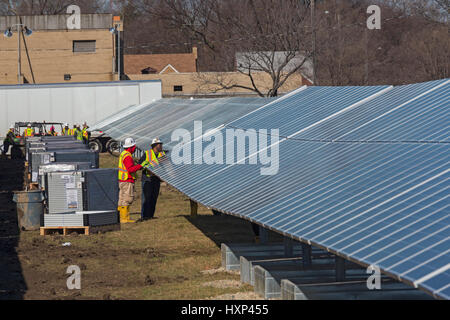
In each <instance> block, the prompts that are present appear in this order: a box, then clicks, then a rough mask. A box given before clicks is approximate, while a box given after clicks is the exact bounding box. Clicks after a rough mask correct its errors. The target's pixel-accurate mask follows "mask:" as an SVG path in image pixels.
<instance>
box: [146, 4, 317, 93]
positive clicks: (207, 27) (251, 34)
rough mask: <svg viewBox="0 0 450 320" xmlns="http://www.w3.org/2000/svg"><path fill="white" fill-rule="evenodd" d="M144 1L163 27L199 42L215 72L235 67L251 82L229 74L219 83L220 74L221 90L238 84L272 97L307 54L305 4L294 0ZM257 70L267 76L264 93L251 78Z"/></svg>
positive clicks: (307, 31)
mask: <svg viewBox="0 0 450 320" xmlns="http://www.w3.org/2000/svg"><path fill="white" fill-rule="evenodd" d="M146 4H147V5H148V6H147V7H146V10H147V12H149V13H151V14H152V15H153V16H155V17H158V18H159V19H161V20H163V21H165V22H166V25H167V27H168V28H174V29H177V30H179V31H181V32H182V33H184V34H185V35H186V36H189V37H191V38H192V39H193V40H194V41H201V43H202V44H203V45H204V46H205V47H206V48H207V49H208V50H209V51H210V53H212V55H213V56H214V60H215V61H214V62H215V65H217V66H219V67H221V69H220V71H237V72H240V73H241V74H244V75H246V76H248V78H249V80H250V85H249V86H243V85H242V84H239V83H232V82H230V81H231V80H230V79H229V78H228V80H227V81H223V79H224V77H222V76H220V75H219V76H218V77H217V79H216V80H217V81H216V84H217V85H218V86H219V87H221V88H222V89H224V90H225V89H232V88H238V87H239V88H244V89H247V90H250V91H254V92H256V93H257V94H258V95H261V96H262V95H267V96H276V95H277V94H278V90H279V88H280V87H281V86H283V84H284V83H285V82H286V81H287V79H289V77H291V76H292V75H293V74H295V73H297V72H299V70H300V69H301V68H302V66H303V65H304V63H305V62H306V61H307V60H308V59H309V57H310V55H311V52H310V50H309V47H310V46H309V43H310V42H309V41H310V40H309V39H310V29H311V28H310V26H309V25H308V23H307V17H309V13H308V12H309V11H308V6H307V4H303V3H301V2H299V1H297V0H284V1H278V0H239V1H238V0H229V1H220V0H190V1H176V0H161V1H160V3H159V5H158V6H155V4H154V3H153V2H152V5H150V4H149V3H148V2H146ZM236 54H238V56H239V65H237V64H236V58H235V57H236ZM260 72H263V73H266V74H268V75H270V78H271V80H272V85H271V87H270V88H269V90H266V91H265V92H263V90H262V88H260V87H259V86H258V84H257V82H256V81H255V79H254V77H255V74H257V73H260ZM208 81H209V82H211V81H213V80H212V79H208Z"/></svg>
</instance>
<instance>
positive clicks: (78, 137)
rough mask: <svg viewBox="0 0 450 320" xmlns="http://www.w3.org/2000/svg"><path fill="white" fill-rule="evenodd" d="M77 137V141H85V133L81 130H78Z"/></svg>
mask: <svg viewBox="0 0 450 320" xmlns="http://www.w3.org/2000/svg"><path fill="white" fill-rule="evenodd" d="M75 135H76V136H77V140H79V141H83V132H81V130H76V131H75Z"/></svg>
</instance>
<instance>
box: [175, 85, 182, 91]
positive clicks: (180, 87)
mask: <svg viewBox="0 0 450 320" xmlns="http://www.w3.org/2000/svg"><path fill="white" fill-rule="evenodd" d="M173 91H175V92H181V91H183V86H173Z"/></svg>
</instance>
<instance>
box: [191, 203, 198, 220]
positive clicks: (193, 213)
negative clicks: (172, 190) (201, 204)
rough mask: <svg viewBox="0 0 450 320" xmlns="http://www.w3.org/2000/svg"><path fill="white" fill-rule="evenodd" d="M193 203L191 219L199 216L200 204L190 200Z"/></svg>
mask: <svg viewBox="0 0 450 320" xmlns="http://www.w3.org/2000/svg"><path fill="white" fill-rule="evenodd" d="M189 201H190V203H191V217H196V216H197V214H198V203H197V202H195V201H192V200H189Z"/></svg>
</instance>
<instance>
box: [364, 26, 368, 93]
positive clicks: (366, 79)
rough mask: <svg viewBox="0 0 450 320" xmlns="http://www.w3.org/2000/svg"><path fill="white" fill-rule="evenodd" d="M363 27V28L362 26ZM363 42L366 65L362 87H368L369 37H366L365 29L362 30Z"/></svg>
mask: <svg viewBox="0 0 450 320" xmlns="http://www.w3.org/2000/svg"><path fill="white" fill-rule="evenodd" d="M363 27H365V26H363ZM364 41H365V47H366V50H365V56H366V57H365V58H366V63H365V68H364V69H365V70H364V72H365V75H364V85H366V86H367V85H369V37H368V35H367V27H365V28H364Z"/></svg>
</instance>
